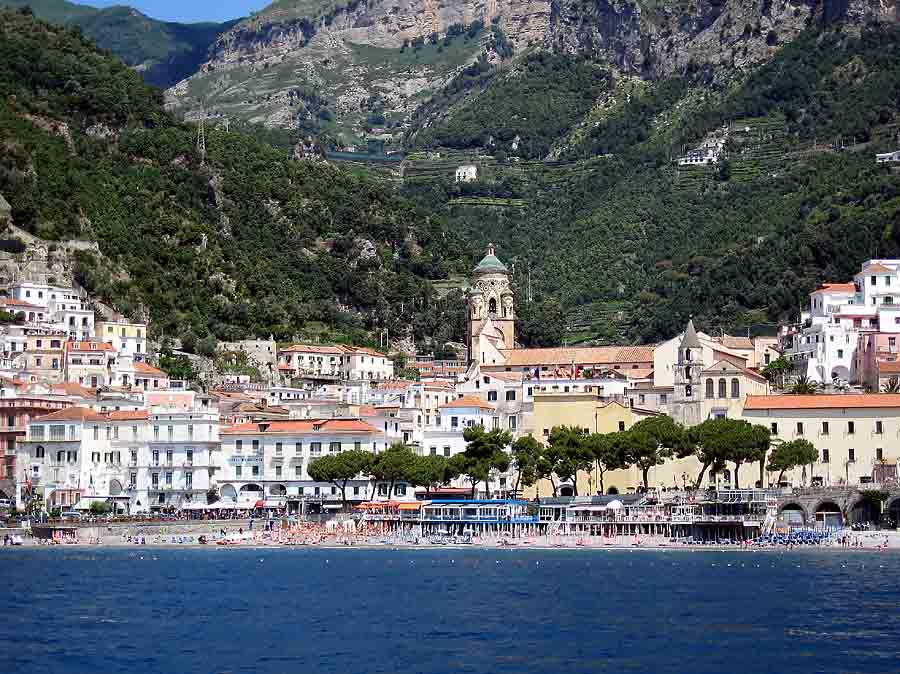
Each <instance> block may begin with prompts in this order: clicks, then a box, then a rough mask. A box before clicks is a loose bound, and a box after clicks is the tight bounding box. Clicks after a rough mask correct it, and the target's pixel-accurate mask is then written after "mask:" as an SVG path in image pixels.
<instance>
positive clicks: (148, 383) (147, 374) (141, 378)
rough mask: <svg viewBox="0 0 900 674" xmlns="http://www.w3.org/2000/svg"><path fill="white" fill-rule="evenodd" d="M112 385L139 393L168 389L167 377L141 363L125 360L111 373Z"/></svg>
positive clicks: (157, 369)
mask: <svg viewBox="0 0 900 674" xmlns="http://www.w3.org/2000/svg"><path fill="white" fill-rule="evenodd" d="M113 385H114V386H122V387H124V388H131V389H138V390H141V391H157V390H163V389H167V388H169V375H167V374H166V373H165V372H163V371H162V370H160V369H159V368H158V367H153V366H152V365H150V364H149V363H145V362H143V361H131V360H130V359H126V360H125V361H124V362H120V363H118V364H117V365H116V367H115V370H114V371H113Z"/></svg>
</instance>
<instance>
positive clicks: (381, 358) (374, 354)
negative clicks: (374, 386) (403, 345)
mask: <svg viewBox="0 0 900 674" xmlns="http://www.w3.org/2000/svg"><path fill="white" fill-rule="evenodd" d="M338 348H340V349H341V351H342V352H343V356H342V366H341V376H342V377H343V378H344V379H346V380H349V381H387V380H389V379H393V378H394V361H392V360H391V359H390V358H388V357H387V356H386V355H385V354H383V353H379V352H378V351H375V350H373V349H366V348H364V347H358V346H340V347H338Z"/></svg>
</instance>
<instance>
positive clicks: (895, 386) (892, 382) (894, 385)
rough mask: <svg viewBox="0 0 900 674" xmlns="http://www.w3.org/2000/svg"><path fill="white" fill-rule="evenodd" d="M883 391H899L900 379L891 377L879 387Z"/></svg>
mask: <svg viewBox="0 0 900 674" xmlns="http://www.w3.org/2000/svg"><path fill="white" fill-rule="evenodd" d="M881 390H882V392H883V393H900V379H897V377H891V378H890V379H889V380H888V383H887V384H884V385H883V386H882V387H881Z"/></svg>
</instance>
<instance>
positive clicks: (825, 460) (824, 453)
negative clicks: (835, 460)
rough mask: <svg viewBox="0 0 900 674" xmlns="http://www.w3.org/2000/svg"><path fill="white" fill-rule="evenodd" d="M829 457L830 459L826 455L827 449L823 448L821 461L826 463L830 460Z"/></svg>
mask: <svg viewBox="0 0 900 674" xmlns="http://www.w3.org/2000/svg"><path fill="white" fill-rule="evenodd" d="M830 459H831V457H830V456H829V455H828V450H827V449H823V450H822V463H828V462H829V461H830Z"/></svg>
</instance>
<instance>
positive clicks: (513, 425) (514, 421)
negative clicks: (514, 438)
mask: <svg viewBox="0 0 900 674" xmlns="http://www.w3.org/2000/svg"><path fill="white" fill-rule="evenodd" d="M518 425H519V421H518V418H517V417H510V418H509V430H511V431H514V430H516V429H517V428H518Z"/></svg>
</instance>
